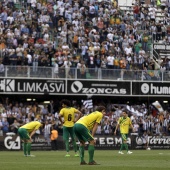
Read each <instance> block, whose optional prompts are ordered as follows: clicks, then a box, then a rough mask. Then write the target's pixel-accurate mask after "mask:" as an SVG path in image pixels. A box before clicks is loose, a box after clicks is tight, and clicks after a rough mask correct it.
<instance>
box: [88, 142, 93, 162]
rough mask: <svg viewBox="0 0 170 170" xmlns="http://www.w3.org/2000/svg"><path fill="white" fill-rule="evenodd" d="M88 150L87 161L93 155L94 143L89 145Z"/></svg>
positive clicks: (90, 159) (91, 158)
mask: <svg viewBox="0 0 170 170" xmlns="http://www.w3.org/2000/svg"><path fill="white" fill-rule="evenodd" d="M88 152H89V162H92V161H93V156H94V145H89V147H88Z"/></svg>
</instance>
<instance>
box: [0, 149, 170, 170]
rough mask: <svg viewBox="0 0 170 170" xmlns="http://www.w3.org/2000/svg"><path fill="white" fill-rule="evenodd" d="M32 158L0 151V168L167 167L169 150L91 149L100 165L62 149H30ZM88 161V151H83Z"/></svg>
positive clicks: (107, 169)
mask: <svg viewBox="0 0 170 170" xmlns="http://www.w3.org/2000/svg"><path fill="white" fill-rule="evenodd" d="M32 154H35V155H36V157H34V158H33V157H24V156H23V152H21V151H1V152H0V169H1V170H39V169H40V170H57V169H58V170H79V169H81V170H160V169H161V170H166V169H167V170H169V168H170V151H169V150H150V151H146V150H135V151H133V154H132V155H127V154H124V155H119V154H118V151H116V150H109V151H108V150H107V151H106V150H104V151H99V150H96V151H95V158H94V159H95V161H96V162H98V163H100V164H101V165H96V166H94V165H93V166H92V165H91V166H90V165H82V166H80V165H79V158H78V157H74V153H73V151H70V154H71V157H67V158H65V157H64V156H65V152H64V151H56V152H55V151H32ZM85 158H86V159H85V160H86V161H87V162H88V152H87V151H85Z"/></svg>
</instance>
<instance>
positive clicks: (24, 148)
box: [23, 143, 27, 155]
mask: <svg viewBox="0 0 170 170" xmlns="http://www.w3.org/2000/svg"><path fill="white" fill-rule="evenodd" d="M23 150H24V155H27V143H23Z"/></svg>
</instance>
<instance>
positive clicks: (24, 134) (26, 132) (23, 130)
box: [18, 121, 42, 157]
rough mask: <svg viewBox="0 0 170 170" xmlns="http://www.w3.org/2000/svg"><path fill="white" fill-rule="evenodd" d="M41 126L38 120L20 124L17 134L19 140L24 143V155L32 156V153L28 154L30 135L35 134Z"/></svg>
mask: <svg viewBox="0 0 170 170" xmlns="http://www.w3.org/2000/svg"><path fill="white" fill-rule="evenodd" d="M41 126H42V124H41V123H40V122H39V121H32V122H29V123H27V124H25V125H23V126H21V127H20V128H19V129H18V134H19V136H20V138H21V140H22V141H23V142H24V145H23V149H24V156H32V157H34V155H31V154H30V151H31V142H32V136H33V135H34V134H35V132H36V131H37V130H38V129H39V128H40V127H41Z"/></svg>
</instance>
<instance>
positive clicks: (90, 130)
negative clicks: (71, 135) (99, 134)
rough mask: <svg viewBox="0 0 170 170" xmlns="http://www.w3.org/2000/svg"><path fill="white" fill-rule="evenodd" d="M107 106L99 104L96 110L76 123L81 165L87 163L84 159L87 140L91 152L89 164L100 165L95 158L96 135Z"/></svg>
mask: <svg viewBox="0 0 170 170" xmlns="http://www.w3.org/2000/svg"><path fill="white" fill-rule="evenodd" d="M105 111H106V108H105V107H104V106H98V108H97V109H96V111H95V112H92V113H90V114H88V115H85V116H83V117H82V118H80V119H79V120H78V121H77V122H76V123H75V125H74V132H75V134H76V136H77V138H78V140H79V141H80V147H79V151H80V165H86V164H87V163H86V162H85V160H84V148H85V142H87V141H88V142H89V146H88V153H89V163H88V164H89V165H99V164H97V163H96V162H95V161H94V160H93V157H94V145H95V139H94V135H95V133H96V131H97V127H98V125H99V124H100V122H101V120H102V118H103V115H105Z"/></svg>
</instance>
